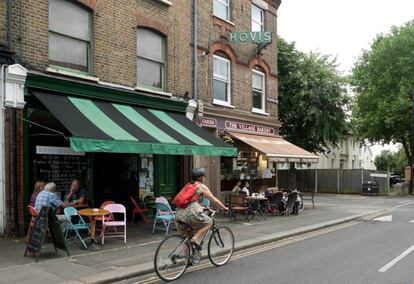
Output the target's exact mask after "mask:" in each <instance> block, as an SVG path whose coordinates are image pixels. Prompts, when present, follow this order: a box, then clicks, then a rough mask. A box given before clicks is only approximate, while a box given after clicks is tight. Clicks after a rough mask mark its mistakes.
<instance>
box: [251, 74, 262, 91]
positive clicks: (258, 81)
mask: <svg viewBox="0 0 414 284" xmlns="http://www.w3.org/2000/svg"><path fill="white" fill-rule="evenodd" d="M252 87H253V89H257V90H263V76H262V75H260V74H257V73H253V75H252Z"/></svg>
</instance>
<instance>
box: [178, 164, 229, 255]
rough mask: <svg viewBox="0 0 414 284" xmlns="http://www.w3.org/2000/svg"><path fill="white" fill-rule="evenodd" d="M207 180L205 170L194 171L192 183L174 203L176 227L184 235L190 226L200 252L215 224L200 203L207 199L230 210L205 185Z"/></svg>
mask: <svg viewBox="0 0 414 284" xmlns="http://www.w3.org/2000/svg"><path fill="white" fill-rule="evenodd" d="M205 179H206V174H205V170H204V169H203V168H195V169H193V170H192V171H191V182H190V183H188V184H187V185H186V186H184V188H183V189H182V190H181V191H180V192H179V193H178V194H177V196H176V197H175V198H174V200H173V203H174V204H175V205H176V206H177V213H176V226H177V230H178V232H179V233H180V234H182V235H184V234H185V233H186V229H187V226H190V227H191V228H192V229H193V230H194V231H195V234H194V235H193V237H192V239H191V243H192V244H193V245H194V247H195V248H197V249H199V250H201V245H200V242H201V239H202V238H203V236H204V234H205V233H206V232H207V231H208V230H209V229H210V228H211V226H212V224H213V220H212V219H211V218H210V217H209V216H208V215H207V214H206V213H205V212H204V207H203V206H201V205H200V203H199V202H200V201H201V200H202V199H203V198H207V199H208V200H210V201H211V202H212V203H214V204H216V205H217V206H218V207H220V208H222V209H224V210H226V211H227V210H228V208H227V207H226V206H225V205H224V204H223V203H221V201H220V200H218V199H217V198H216V197H215V196H214V195H213V194H212V193H211V191H210V189H209V188H208V187H207V186H206V185H205V184H203V182H204V180H205Z"/></svg>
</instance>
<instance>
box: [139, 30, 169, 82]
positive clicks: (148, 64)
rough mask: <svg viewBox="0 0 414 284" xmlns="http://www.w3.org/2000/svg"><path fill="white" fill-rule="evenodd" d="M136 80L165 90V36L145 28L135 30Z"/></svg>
mask: <svg viewBox="0 0 414 284" xmlns="http://www.w3.org/2000/svg"><path fill="white" fill-rule="evenodd" d="M137 57H138V58H137V82H138V85H142V86H145V87H149V88H152V89H158V90H165V58H166V56H165V38H164V37H163V36H161V35H160V34H158V33H156V32H153V31H151V30H147V29H138V32H137Z"/></svg>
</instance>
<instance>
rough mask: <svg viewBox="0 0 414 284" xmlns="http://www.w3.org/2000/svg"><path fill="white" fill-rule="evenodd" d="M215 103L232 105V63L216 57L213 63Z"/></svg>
mask: <svg viewBox="0 0 414 284" xmlns="http://www.w3.org/2000/svg"><path fill="white" fill-rule="evenodd" d="M213 95H214V102H215V103H221V104H223V103H224V104H227V105H230V61H229V60H228V59H226V58H224V57H221V56H218V55H214V61H213Z"/></svg>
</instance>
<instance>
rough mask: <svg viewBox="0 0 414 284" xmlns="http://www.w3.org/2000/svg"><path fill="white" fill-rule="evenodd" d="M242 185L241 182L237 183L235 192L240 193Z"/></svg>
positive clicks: (234, 188)
mask: <svg viewBox="0 0 414 284" xmlns="http://www.w3.org/2000/svg"><path fill="white" fill-rule="evenodd" d="M241 184H242V182H241V180H239V181H238V182H237V183H236V185H235V186H234V187H233V190H232V191H233V192H239V191H240V190H241Z"/></svg>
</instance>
